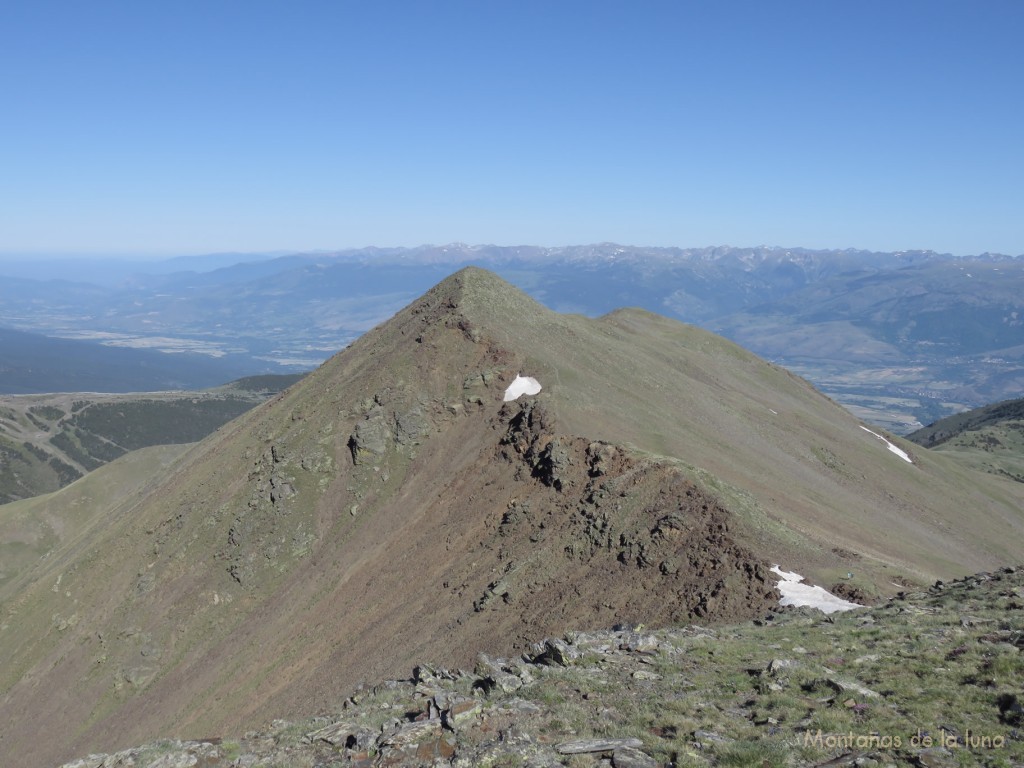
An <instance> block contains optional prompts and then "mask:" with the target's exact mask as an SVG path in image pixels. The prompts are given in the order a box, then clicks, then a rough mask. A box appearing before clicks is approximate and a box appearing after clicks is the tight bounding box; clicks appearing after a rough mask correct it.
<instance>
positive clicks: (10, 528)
mask: <svg viewBox="0 0 1024 768" xmlns="http://www.w3.org/2000/svg"><path fill="white" fill-rule="evenodd" d="M187 448H188V446H186V445H161V446H154V447H149V448H142V449H139V450H136V451H132V452H131V453H128V454H126V455H124V456H122V457H120V458H118V459H116V460H115V461H113V462H111V463H109V464H107V465H106V466H103V467H101V468H100V469H97V470H96V471H95V472H90V473H89V474H88V475H86V476H85V477H83V478H81V479H80V480H78V481H76V482H74V483H72V484H70V485H68V486H67V487H66V488H62V489H60V490H58V491H54V492H52V493H48V494H43V495H40V496H35V497H33V498H30V499H24V500H22V501H15V502H11V503H9V504H4V505H2V506H0V601H4V600H7V599H10V598H12V597H13V596H14V595H15V594H17V592H18V590H19V589H20V588H21V587H22V586H23V580H20V579H19V578H18V577H19V575H22V574H23V573H25V572H26V571H28V570H29V569H30V568H31V567H32V566H34V565H36V564H37V563H38V562H39V561H40V559H42V558H45V557H46V556H47V555H49V554H50V553H51V552H53V551H54V550H57V549H59V548H61V547H68V546H73V544H74V542H75V541H77V540H78V539H79V537H81V536H85V535H88V531H90V530H92V529H93V527H94V526H97V527H99V528H100V529H102V526H103V521H104V520H105V519H106V517H107V516H108V515H109V514H111V510H114V509H116V508H117V507H119V506H123V505H126V504H128V505H130V504H132V503H134V502H135V501H137V500H138V497H139V495H140V494H142V493H143V492H144V491H145V490H146V489H147V486H149V485H150V484H151V483H152V480H153V478H154V477H157V476H159V475H160V473H161V472H163V471H165V470H166V469H167V468H168V467H169V466H170V465H171V463H172V462H173V461H174V460H175V459H177V458H178V457H179V456H180V455H181V454H182V453H184V452H185V451H186V450H187Z"/></svg>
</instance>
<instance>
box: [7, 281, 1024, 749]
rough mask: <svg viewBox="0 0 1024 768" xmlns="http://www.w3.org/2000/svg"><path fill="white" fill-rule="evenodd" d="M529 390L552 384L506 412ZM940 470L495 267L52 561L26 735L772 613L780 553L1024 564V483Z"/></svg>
mask: <svg viewBox="0 0 1024 768" xmlns="http://www.w3.org/2000/svg"><path fill="white" fill-rule="evenodd" d="M518 373H523V374H525V375H530V376H535V377H536V378H537V379H538V380H539V381H540V382H541V384H542V385H543V387H544V389H543V390H542V391H541V392H540V393H539V394H538V395H535V396H526V397H523V398H521V399H520V400H517V401H514V402H503V394H504V392H505V388H506V387H507V386H508V384H509V383H510V382H511V381H512V380H513V379H514V378H515V377H516V375H517V374H518ZM913 459H914V461H913V463H910V462H907V461H904V460H903V459H902V458H900V457H899V456H898V455H896V454H894V453H893V452H892V451H891V450H888V448H887V446H886V444H885V443H884V442H883V441H882V440H881V439H879V438H878V437H876V436H875V435H873V434H869V433H868V432H866V431H865V430H863V429H861V428H860V427H859V424H858V423H857V422H856V420H854V419H853V418H852V417H851V416H850V415H849V414H848V413H846V412H845V411H843V410H842V409H841V408H839V407H838V406H836V405H835V404H834V403H832V402H831V401H829V400H828V399H827V398H825V397H823V396H821V395H820V394H818V393H817V392H815V391H814V390H813V389H812V388H811V387H810V386H809V385H808V384H807V383H806V382H804V381H802V380H800V379H798V378H796V377H794V376H792V375H790V374H788V373H786V372H785V371H783V370H781V369H779V368H776V367H774V366H770V365H768V364H766V363H764V362H763V361H761V360H759V359H757V358H756V357H754V356H753V355H751V354H749V353H747V352H745V351H743V350H742V349H740V348H739V347H736V346H735V345H733V344H731V343H729V342H726V341H724V340H723V339H720V338H718V337H715V336H713V335H711V334H708V333H705V332H702V331H699V330H696V329H694V328H690V327H686V326H682V325H680V324H678V323H675V322H673V321H669V320H665V319H664V318H659V317H657V316H654V315H651V314H649V313H647V312H643V311H638V310H624V311H620V312H616V313H613V314H612V315H609V316H607V317H604V318H601V319H599V320H589V319H586V318H583V317H574V316H561V315H557V314H555V313H553V312H550V311H548V310H546V309H544V308H543V307H541V306H540V305H538V304H537V303H536V302H534V301H532V300H531V299H529V298H528V297H526V296H525V295H524V294H522V293H520V292H519V291H517V290H515V289H513V288H512V287H511V286H509V285H508V284H507V283H505V282H503V281H502V280H500V279H498V278H497V277H495V276H494V275H491V274H490V273H487V272H485V271H483V270H479V269H474V268H470V269H466V270H463V271H461V272H459V273H457V274H456V275H454V276H452V277H451V278H448V279H447V280H445V281H444V282H442V283H441V284H439V285H438V286H436V287H435V288H434V289H432V290H431V291H429V292H428V293H427V294H426V295H425V296H424V297H423V298H421V299H420V300H418V301H416V302H414V303H413V304H411V305H410V306H408V307H406V308H405V309H403V310H402V311H401V312H399V313H398V314H397V315H396V316H395V317H394V318H393V319H392V320H390V321H388V322H387V323H385V324H384V325H382V326H380V327H378V328H376V329H375V330H373V331H372V332H370V333H368V334H366V335H365V336H364V337H362V338H360V339H359V340H358V341H357V342H355V343H354V344H353V345H352V346H351V347H350V348H348V349H347V350H345V351H344V352H343V353H341V354H339V355H337V356H336V357H334V358H332V359H331V360H329V361H328V362H327V363H325V364H324V365H323V366H321V368H320V369H318V370H317V371H315V372H314V373H312V374H311V375H310V376H309V377H307V379H305V380H304V381H303V382H301V383H300V384H298V385H296V386H295V387H293V388H291V389H289V390H288V391H287V392H285V393H283V394H282V395H280V396H278V397H276V398H274V399H273V400H271V401H270V402H268V403H266V404H264V405H263V406H260V407H258V408H256V409H254V410H253V411H250V412H249V413H247V414H245V415H243V416H242V417H240V418H239V419H237V420H236V421H234V422H232V423H231V424H229V425H228V426H226V427H224V428H222V429H221V430H220V431H218V432H217V433H215V434H214V435H213V436H211V437H210V438H208V439H206V440H205V441H204V442H203V443H201V444H200V445H199V446H197V447H196V448H195V449H193V450H192V451H191V452H190V453H189V454H188V455H187V456H185V457H184V458H183V459H182V460H180V461H179V462H178V463H177V464H176V465H175V466H174V468H173V471H172V472H171V473H170V474H168V475H166V476H165V477H164V478H163V479H162V480H161V481H160V483H159V484H158V485H157V486H156V487H155V488H154V489H153V491H152V492H151V493H150V494H149V495H148V496H147V497H146V498H145V499H144V500H142V501H141V502H139V503H138V504H135V505H130V506H123V507H120V508H118V509H112V510H111V513H110V514H109V516H108V517H107V519H105V520H104V523H103V526H102V529H100V528H99V527H94V528H91V529H90V530H89V531H86V532H84V533H83V535H81V536H79V537H77V538H76V540H75V541H73V542H68V543H67V545H65V546H63V547H61V548H60V549H58V550H56V551H54V552H53V553H51V555H50V556H49V557H48V558H46V560H44V561H42V562H40V563H39V564H38V566H37V567H36V568H35V570H34V572H33V574H31V576H32V578H33V581H32V583H31V584H29V585H28V586H26V587H25V588H24V589H22V590H20V591H19V593H18V594H17V596H15V597H13V598H12V599H9V600H6V601H5V602H4V604H3V606H2V608H0V611H2V613H0V656H2V657H3V658H5V659H6V660H7V661H6V663H5V664H4V665H3V667H2V668H0V691H2V692H3V694H2V695H3V698H2V699H0V739H2V743H3V744H4V749H5V750H7V751H8V753H9V754H14V755H18V756H19V759H22V758H23V762H24V763H25V764H45V762H46V761H56V760H58V759H60V758H63V757H69V756H71V755H74V754H83V753H85V752H88V751H91V750H96V749H103V750H105V751H110V750H112V749H114V748H117V747H119V746H127V745H130V744H132V743H138V742H141V741H146V740H148V739H152V738H154V737H156V736H158V735H160V736H168V735H184V736H189V735H191V736H198V735H207V734H209V733H218V732H220V733H223V732H230V731H237V730H239V729H244V728H245V727H246V726H247V725H249V724H252V723H258V722H261V721H263V720H266V719H269V718H271V717H289V716H294V715H299V714H308V713H311V712H315V711H317V710H320V709H325V708H330V707H332V706H336V705H337V703H338V701H339V700H340V699H342V698H343V697H344V696H346V695H348V693H349V692H350V690H351V687H352V686H353V685H354V684H356V683H357V682H359V681H360V680H363V679H379V678H383V677H388V676H397V675H403V674H405V673H406V672H407V669H408V668H409V666H410V665H411V664H413V663H415V662H422V661H430V662H438V663H443V664H444V665H449V666H450V665H465V664H468V663H470V661H471V659H472V658H473V656H474V655H475V654H476V653H477V652H478V651H481V650H483V651H486V652H490V653H508V652H511V651H513V650H514V649H515V648H516V647H521V646H522V645H523V644H525V643H527V642H528V641H530V640H532V639H534V638H536V637H538V636H543V635H545V634H553V633H557V632H559V631H561V630H563V629H564V628H566V627H571V626H576V627H593V626H609V625H612V624H615V623H617V622H621V621H642V622H645V623H649V624H660V623H666V622H693V621H702V622H704V621H722V620H727V619H732V618H737V617H749V616H753V615H757V614H759V613H760V612H762V611H763V610H764V609H765V608H766V607H767V606H769V605H770V604H772V603H773V602H774V601H775V600H776V599H777V593H776V592H775V590H774V579H773V578H772V577H771V574H770V573H769V572H768V566H769V565H770V564H771V561H777V562H782V563H783V564H784V565H785V566H787V567H796V568H798V569H799V570H801V572H803V573H806V574H808V575H810V576H812V577H813V578H814V579H815V580H816V581H819V582H825V583H831V581H834V580H835V578H836V577H837V576H838V575H839V574H840V573H841V574H843V575H845V574H847V573H848V572H851V571H855V572H856V574H855V578H854V579H853V580H851V582H850V583H849V584H848V585H847V586H848V587H850V588H851V589H859V590H861V591H863V592H870V591H876V590H878V589H879V587H880V586H884V585H886V584H888V582H889V581H891V580H892V579H894V578H897V577H899V578H903V579H906V578H908V577H909V578H911V579H913V578H915V577H916V578H924V577H932V576H934V575H941V576H948V575H951V574H954V573H966V572H969V571H972V570H977V569H979V568H982V567H990V566H992V565H994V564H996V563H999V562H1012V561H1019V560H1021V549H1022V545H1021V544H1020V542H1021V541H1024V537H1022V536H1021V533H1024V526H1022V521H1021V514H1020V511H1019V510H1020V508H1021V503H1022V501H1024V488H1022V487H1021V486H1020V485H1019V484H1014V483H1009V482H1001V481H999V480H996V479H990V478H985V477H983V478H982V480H981V481H980V482H979V476H977V475H976V474H974V473H972V472H970V471H969V470H965V469H962V468H960V467H958V466H957V465H956V464H955V463H953V462H948V461H946V460H944V459H943V458H942V457H941V456H932V455H930V454H927V453H925V452H918V453H917V455H914V456H913ZM965 509H969V510H972V514H971V515H969V516H967V515H965V514H964V510H965ZM55 587H56V589H55ZM54 723H60V724H61V727H62V730H63V732H64V733H65V734H66V735H67V736H66V741H64V742H63V743H61V744H59V745H55V744H54V743H53V742H52V741H50V740H47V739H44V738H42V734H43V733H44V731H45V729H46V728H47V727H52V725H53V724H54Z"/></svg>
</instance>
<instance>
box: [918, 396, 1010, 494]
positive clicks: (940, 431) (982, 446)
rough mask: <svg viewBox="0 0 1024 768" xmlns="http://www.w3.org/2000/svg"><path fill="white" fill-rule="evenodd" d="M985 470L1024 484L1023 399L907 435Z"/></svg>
mask: <svg viewBox="0 0 1024 768" xmlns="http://www.w3.org/2000/svg"><path fill="white" fill-rule="evenodd" d="M907 439H908V440H913V441H914V442H915V443H918V444H919V445H923V446H925V447H927V448H934V449H936V450H939V451H942V452H945V453H948V454H949V455H955V456H956V457H957V458H958V459H959V460H960V461H962V462H963V463H965V464H967V465H968V466H973V467H975V468H977V469H980V470H982V471H985V472H991V473H992V474H995V475H1000V476H1002V477H1007V478H1010V479H1012V480H1016V481H1017V482H1022V483H1024V400H1022V399H1017V400H1004V401H1002V402H999V403H993V404H992V405H986V406H984V407H982V408H975V409H974V410H971V411H964V412H963V413H958V414H956V415H954V416H947V417H946V418H944V419H940V420H939V421H936V422H935V423H934V424H929V425H928V426H927V427H924V428H923V429H919V430H918V431H916V432H913V433H911V434H909V435H907Z"/></svg>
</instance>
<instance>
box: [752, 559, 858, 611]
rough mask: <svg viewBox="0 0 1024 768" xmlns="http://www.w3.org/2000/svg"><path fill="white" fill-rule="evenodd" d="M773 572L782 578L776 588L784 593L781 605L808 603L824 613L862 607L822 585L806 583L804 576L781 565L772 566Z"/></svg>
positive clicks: (780, 601)
mask: <svg viewBox="0 0 1024 768" xmlns="http://www.w3.org/2000/svg"><path fill="white" fill-rule="evenodd" d="M772 573H775V574H778V575H779V576H781V577H782V580H781V581H780V582H779V583H778V584H777V585H776V587H775V588H776V589H777V590H779V592H780V593H781V594H782V599H781V600H779V605H795V606H798V607H799V606H801V605H807V606H810V607H811V608H817V609H818V610H819V611H821V612H822V613H835V612H836V611H852V610H853V609H854V608H862V607H863V606H861V605H858V604H857V603H851V602H850V601H849V600H843V598H841V597H836V596H835V595H833V594H832V593H831V592H829V591H828V590H826V589H822V588H821V587H815V586H813V585H811V584H804V583H803V581H804V577H803V576H801V575H800V574H799V573H796V572H793V571H784V570H782V569H781V568H779V566H777V565H773V566H772Z"/></svg>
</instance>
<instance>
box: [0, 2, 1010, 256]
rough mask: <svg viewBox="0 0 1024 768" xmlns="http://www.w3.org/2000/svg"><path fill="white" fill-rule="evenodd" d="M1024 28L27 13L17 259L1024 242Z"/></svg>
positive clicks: (455, 11)
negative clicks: (392, 249) (456, 248)
mask: <svg viewBox="0 0 1024 768" xmlns="http://www.w3.org/2000/svg"><path fill="white" fill-rule="evenodd" d="M18 6H20V7H18ZM1022 39H1024V3H1022V2H1019V0H1005V1H1004V0H986V1H981V2H966V0H965V1H964V2H949V1H947V0H927V1H925V2H915V1H914V0H896V1H894V0H884V1H877V0H857V1H856V2H838V1H830V0H814V2H803V1H802V0H791V1H787V2H769V1H765V2H711V1H710V0H709V1H708V2H683V1H682V0H678V1H675V2H642V1H641V2H628V3H627V2H625V0H623V1H622V2H601V1H600V0H587V1H585V2H575V1H573V0H547V1H546V2H531V1H530V0H516V1H515V2H512V1H511V0H505V1H498V0H493V1H492V0H474V1H473V2H468V1H467V2H455V1H452V2H448V1H447V0H420V1H418V2H413V1H412V0H408V1H406V2H393V1H390V0H375V1H374V2H345V1H344V0H338V1H336V2H301V1H296V2H262V1H261V0H246V1H245V2H229V1H228V0H204V1H203V2H190V1H189V0H175V1H174V2H171V1H170V0H167V1H165V2H156V1H154V2H127V1H125V2H117V3H113V2H103V1H102V0H100V1H99V2H88V3H84V2H47V1H46V0H34V1H33V2H31V3H29V2H25V3H7V4H5V5H4V7H3V10H2V11H0V88H2V91H0V92H2V94H3V104H4V108H3V112H2V119H0V252H6V253H42V252H61V253H70V252H82V253H92V254H101V253H102V254H185V253H202V252H213V251H278V250H311V249H335V248H344V247H354V246H363V245H371V244H373V245H381V246H391V245H408V246H412V245H418V244H422V243H444V242H451V241H464V242H470V243H497V244H538V245H565V244H577V243H589V242H602V241H615V242H620V243H626V244H635V245H677V246H684V247H685V246H705V245H723V244H730V245H740V246H743V245H758V244H767V245H781V246H805V247H812V248H846V247H858V248H869V249H876V250H899V249H916V248H922V249H934V250H938V251H941V252H950V253H954V254H960V255H965V254H975V253H981V252H984V251H992V252H1002V253H1009V254H1013V255H1018V254H1024V98H1022V94H1024V46H1022V45H1021V40H1022Z"/></svg>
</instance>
